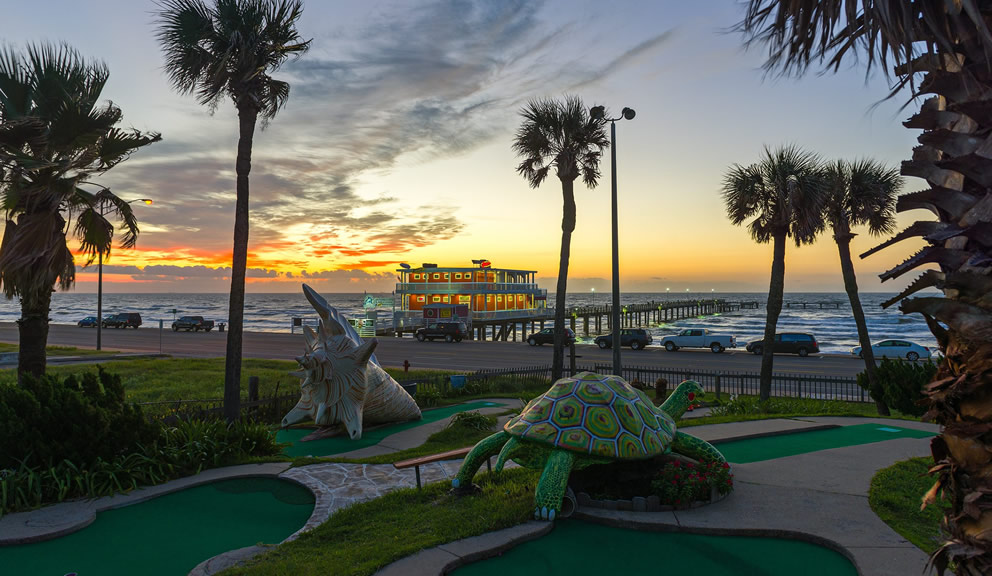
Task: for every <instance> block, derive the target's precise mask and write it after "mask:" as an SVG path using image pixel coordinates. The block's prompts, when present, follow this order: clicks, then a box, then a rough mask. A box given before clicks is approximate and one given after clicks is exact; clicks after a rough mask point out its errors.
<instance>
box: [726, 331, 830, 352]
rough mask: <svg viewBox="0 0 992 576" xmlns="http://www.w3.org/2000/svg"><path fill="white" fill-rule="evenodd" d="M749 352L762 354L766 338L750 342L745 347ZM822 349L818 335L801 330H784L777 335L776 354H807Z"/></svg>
mask: <svg viewBox="0 0 992 576" xmlns="http://www.w3.org/2000/svg"><path fill="white" fill-rule="evenodd" d="M744 349H745V350H747V351H748V352H753V353H754V354H758V355H761V353H762V352H764V349H765V342H764V339H762V340H754V341H752V342H748V343H747V346H745V347H744ZM819 351H820V345H819V344H817V343H816V337H815V336H813V335H812V334H803V333H799V332H783V333H781V334H776V335H775V349H774V353H775V354H782V353H784V354H799V355H800V356H806V355H808V354H815V353H817V352H819Z"/></svg>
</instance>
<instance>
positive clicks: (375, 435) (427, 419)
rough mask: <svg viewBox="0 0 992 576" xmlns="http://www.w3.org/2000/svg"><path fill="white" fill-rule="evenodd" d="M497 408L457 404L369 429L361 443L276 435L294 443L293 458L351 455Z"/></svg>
mask: <svg viewBox="0 0 992 576" xmlns="http://www.w3.org/2000/svg"><path fill="white" fill-rule="evenodd" d="M496 405H497V404H496V403H494V402H469V403H467V404H457V405H455V406H446V407H444V408H435V409H433V410H424V412H423V415H424V417H423V418H422V419H420V420H413V421H411V422H403V423H401V424H393V425H390V426H380V427H379V428H375V429H373V430H365V431H364V432H363V433H362V437H361V439H360V440H352V439H350V438H348V437H347V436H344V435H341V436H334V437H332V438H323V439H321V440H311V441H309V442H300V439H301V438H303V437H304V436H306V435H307V434H310V433H311V432H313V429H312V428H290V429H288V430H280V431H279V432H278V433H276V440H277V441H278V442H289V443H291V444H292V445H291V446H289V447H288V448H286V449H285V450H284V451H283V452H285V454H286V455H287V456H292V457H294V458H297V457H300V456H333V455H334V454H341V453H343V452H351V451H352V450H358V449H360V448H365V447H367V446H374V445H376V444H378V443H379V442H381V441H382V440H383V439H384V438H385V437H386V436H391V435H393V434H396V433H397V432H402V431H404V430H409V429H410V428H415V427H417V426H421V425H423V424H429V423H431V422H437V421H438V420H441V419H442V418H447V417H449V416H453V415H454V414H457V413H459V412H465V411H468V410H478V409H479V408H491V407H493V406H496Z"/></svg>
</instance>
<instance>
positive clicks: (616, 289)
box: [589, 106, 635, 376]
mask: <svg viewBox="0 0 992 576" xmlns="http://www.w3.org/2000/svg"><path fill="white" fill-rule="evenodd" d="M634 114H635V112H634V109H633V108H624V109H623V110H621V111H620V116H617V117H616V118H607V117H606V108H605V107H603V106H593V107H592V108H590V109H589V116H591V117H592V119H593V120H601V121H603V122H609V123H610V176H611V183H612V185H613V187H612V192H613V197H612V198H613V309H612V312H613V314H612V317H613V320H612V323H613V374H614V375H616V376H620V374H621V372H620V249H619V235H618V234H619V233H618V226H617V124H616V122H617V120H623V119H627V120H633V119H634Z"/></svg>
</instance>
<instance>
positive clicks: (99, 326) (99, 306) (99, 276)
mask: <svg viewBox="0 0 992 576" xmlns="http://www.w3.org/2000/svg"><path fill="white" fill-rule="evenodd" d="M87 184H89V182H87ZM95 186H99V184H95ZM104 190H106V191H108V192H109V191H110V188H104ZM133 202H144V203H145V204H148V205H151V203H152V200H151V198H136V199H134V200H128V201H127V203H128V204H131V203H133ZM104 214H106V212H105V211H104V208H103V203H102V202H101V206H100V216H103V215H104ZM97 258H98V261H97V266H96V349H97V350H102V349H103V348H102V344H103V340H102V338H103V250H100V251H99V252H98V253H97ZM90 262H92V260H90Z"/></svg>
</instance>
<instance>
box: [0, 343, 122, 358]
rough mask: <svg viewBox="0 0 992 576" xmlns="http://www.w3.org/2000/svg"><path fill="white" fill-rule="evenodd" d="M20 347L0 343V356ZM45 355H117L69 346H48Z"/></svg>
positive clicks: (110, 352) (108, 351)
mask: <svg viewBox="0 0 992 576" xmlns="http://www.w3.org/2000/svg"><path fill="white" fill-rule="evenodd" d="M20 348H21V347H20V345H18V344H11V343H9V342H0V354H7V353H10V352H17V351H18V350H20ZM45 353H46V354H48V355H49V356H106V355H108V354H118V353H119V352H117V351H116V350H91V349H88V348H73V347H71V346H48V347H47V348H45Z"/></svg>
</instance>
